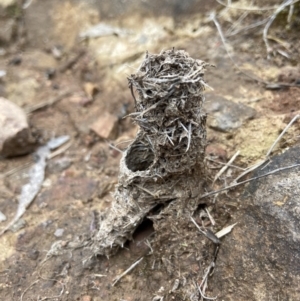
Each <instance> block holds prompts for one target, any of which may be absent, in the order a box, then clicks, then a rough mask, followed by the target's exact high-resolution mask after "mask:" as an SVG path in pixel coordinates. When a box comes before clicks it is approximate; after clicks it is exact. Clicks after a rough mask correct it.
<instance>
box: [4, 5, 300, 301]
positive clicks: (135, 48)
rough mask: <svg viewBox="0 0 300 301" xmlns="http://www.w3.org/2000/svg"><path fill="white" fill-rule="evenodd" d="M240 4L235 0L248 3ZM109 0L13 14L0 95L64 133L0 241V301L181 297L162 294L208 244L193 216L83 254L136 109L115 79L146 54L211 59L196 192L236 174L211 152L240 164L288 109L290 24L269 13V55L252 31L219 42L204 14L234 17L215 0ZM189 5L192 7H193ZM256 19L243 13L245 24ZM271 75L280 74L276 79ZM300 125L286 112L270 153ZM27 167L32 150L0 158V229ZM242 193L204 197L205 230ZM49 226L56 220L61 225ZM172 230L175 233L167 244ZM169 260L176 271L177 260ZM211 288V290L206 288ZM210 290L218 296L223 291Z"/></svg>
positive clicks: (46, 127)
mask: <svg viewBox="0 0 300 301" xmlns="http://www.w3.org/2000/svg"><path fill="white" fill-rule="evenodd" d="M4 2H5V1H4ZM29 2H30V1H28V3H29ZM104 2H105V1H104ZM175 2H176V1H175ZM175 2H174V3H175ZM248 2H249V1H239V3H240V6H242V7H245V6H249V3H250V2H249V3H248ZM262 2H263V3H264V5H275V4H276V3H277V1H262ZM107 3H108V2H107ZM112 3H114V5H111V7H110V6H109V5H108V4H106V5H105V4H103V3H102V4H97V3H95V1H94V2H93V1H90V2H87V1H74V2H73V1H51V2H50V1H38V0H36V1H32V3H31V4H30V3H29V4H30V5H29V6H28V8H26V9H23V10H22V9H21V11H22V12H21V13H20V12H15V13H16V14H17V15H16V16H14V15H13V18H14V19H15V20H17V26H18V31H17V33H16V34H15V36H13V37H12V38H11V40H10V41H7V42H6V44H4V45H3V48H1V49H3V51H2V52H3V54H2V55H1V56H0V70H6V76H5V77H0V95H1V96H4V97H6V98H7V99H9V100H11V101H13V102H14V103H16V104H17V105H19V106H20V107H22V108H24V110H25V111H26V112H28V119H29V121H30V125H31V128H32V131H33V133H34V135H35V137H36V138H37V140H38V143H39V144H40V145H43V144H45V143H46V142H47V141H48V140H49V139H50V138H52V137H58V136H61V135H69V136H70V141H71V143H70V144H69V148H67V149H65V150H62V151H61V152H60V153H58V155H57V156H55V157H53V158H51V159H49V161H48V165H47V170H46V177H45V180H44V182H43V185H42V187H41V190H40V192H39V193H38V195H37V197H36V198H35V200H34V201H33V203H32V204H31V206H30V207H29V208H28V209H27V211H26V213H25V214H24V216H23V217H22V220H21V221H22V223H20V225H19V227H18V228H16V229H15V231H14V232H12V231H8V232H6V233H4V234H3V235H2V236H1V237H0V250H1V251H0V261H1V263H0V278H1V283H0V299H1V300H47V299H53V300H85V301H88V300H94V301H98V300H127V301H129V300H136V301H137V300H152V299H153V298H154V297H155V296H157V299H156V300H160V299H159V297H158V296H166V297H165V299H164V300H186V299H187V298H189V297H190V296H182V295H180V294H179V293H176V290H174V292H172V288H173V286H174V283H175V282H176V279H180V285H181V286H183V281H184V280H182V279H194V278H195V279H198V280H199V279H201V277H202V275H203V273H204V270H205V268H206V267H207V264H209V262H210V260H211V258H212V254H213V249H214V246H213V244H212V243H211V242H210V241H208V240H206V239H205V238H203V236H201V234H200V233H198V234H195V233H196V232H195V231H194V228H193V224H192V223H186V222H183V223H182V224H180V225H181V226H182V227H181V228H180V229H172V231H171V230H170V232H169V235H164V234H166V233H168V232H167V231H166V232H165V233H163V231H162V230H158V229H154V228H153V225H152V223H151V221H150V220H145V221H144V222H143V223H142V225H141V226H140V227H139V229H138V231H137V232H136V233H135V234H134V241H132V242H128V243H127V244H126V245H125V248H124V249H122V250H120V251H119V252H118V253H117V254H116V255H115V256H113V257H110V258H104V257H95V256H93V254H92V252H91V250H90V248H89V246H90V242H91V237H92V236H93V234H94V233H95V231H96V227H97V226H98V225H99V223H100V222H101V218H103V215H104V212H106V211H105V210H106V209H108V208H109V207H110V204H111V202H112V201H113V196H112V194H111V193H112V192H113V191H114V186H115V184H116V183H117V181H118V173H119V161H120V158H121V153H120V151H118V149H120V150H121V151H122V150H123V149H125V148H126V145H127V144H128V143H129V141H130V140H132V139H133V138H134V137H135V134H136V131H137V128H136V126H135V125H134V124H132V122H131V120H130V118H125V119H124V118H123V117H124V116H125V115H127V114H128V113H130V112H133V110H134V100H133V98H132V96H131V92H130V89H128V83H127V77H128V76H129V75H130V74H131V73H134V72H135V69H136V68H137V67H138V66H139V64H140V63H141V61H142V60H143V57H144V55H145V52H146V51H149V52H151V53H159V52H160V51H161V50H162V49H168V48H172V47H175V48H176V49H184V50H186V51H187V52H188V53H189V54H190V56H191V57H193V58H198V59H201V60H204V61H206V62H208V63H210V64H212V65H214V67H210V68H208V70H207V72H206V74H205V80H206V82H207V83H208V84H209V86H211V87H212V88H213V89H214V90H213V91H209V90H208V91H207V94H206V95H207V100H209V102H208V103H207V105H206V106H205V109H206V110H207V112H208V130H207V131H208V133H207V145H208V146H207V149H206V155H207V161H206V164H207V172H208V174H209V181H208V186H207V187H206V189H205V191H203V194H204V193H205V192H207V191H210V190H215V189H218V188H221V187H223V186H224V185H226V184H229V183H230V182H231V181H232V180H233V179H234V178H235V177H236V176H237V175H238V174H240V172H241V170H240V169H238V168H234V167H232V168H229V169H228V170H227V172H226V173H225V175H224V174H223V175H222V176H221V178H220V179H219V180H217V181H216V182H215V184H212V179H213V178H214V176H215V175H216V174H217V172H218V171H219V170H220V168H221V167H222V165H219V164H216V163H214V162H213V161H211V160H217V161H219V162H222V163H224V162H227V161H228V160H229V159H230V158H231V157H232V156H233V155H234V154H235V153H236V152H237V151H240V155H239V156H238V157H237V158H236V160H235V161H234V163H233V165H235V166H238V167H239V168H246V167H248V166H250V165H252V164H254V163H256V162H258V161H259V160H261V159H263V158H264V157H265V155H266V153H267V151H268V149H269V148H270V146H271V145H272V143H273V142H274V141H275V140H276V138H277V137H278V135H279V134H280V132H281V131H282V130H283V129H284V128H285V126H286V125H287V124H288V123H289V122H290V121H291V119H292V118H293V117H294V116H296V115H297V114H299V108H300V106H299V104H300V90H299V86H296V85H297V83H298V84H299V80H300V73H299V69H298V71H297V68H299V66H298V65H297V64H298V60H299V49H300V48H299V46H300V45H299V40H297V39H296V38H295V34H294V32H295V30H294V31H293V26H295V27H296V28H297V26H298V23H299V20H297V19H296V20H293V22H294V23H291V24H289V26H290V28H287V27H288V26H287V25H286V23H285V20H286V18H285V17H284V16H281V15H279V17H280V18H279V20H277V22H276V23H275V24H274V28H273V30H272V31H271V33H270V36H271V38H272V41H271V39H270V43H272V47H273V48H274V52H275V50H280V51H281V54H280V52H276V55H275V56H272V55H271V57H270V58H269V59H268V58H267V52H266V48H265V44H264V42H263V39H262V36H261V32H260V31H259V33H260V34H258V29H257V30H256V29H255V30H254V31H249V32H246V34H240V35H238V34H236V35H232V36H231V37H229V36H228V40H227V42H228V43H227V44H226V45H224V44H223V43H222V39H221V37H220V32H219V33H218V31H217V28H216V25H218V24H216V22H213V21H212V20H211V19H209V18H208V13H209V12H211V11H213V10H215V11H216V12H217V13H218V15H217V20H218V21H219V22H220V25H221V28H222V30H223V32H224V34H225V33H226V31H227V32H229V31H228V29H230V28H231V27H232V25H234V27H232V28H231V29H232V30H233V29H234V28H239V25H240V24H239V23H237V22H236V20H237V19H238V17H239V16H240V15H241V14H242V13H241V12H240V11H237V10H233V11H231V10H226V9H224V7H222V6H221V5H220V4H218V3H217V2H216V3H213V4H212V3H211V2H210V1H194V2H193V1H191V6H190V7H183V6H180V5H179V4H178V3H179V2H178V3H177V2H176V3H177V5H176V4H174V6H172V10H171V11H170V10H169V9H168V7H167V5H166V7H165V6H162V9H161V12H159V14H158V13H157V11H156V10H155V9H153V7H151V5H150V4H149V3H148V1H145V3H144V4H141V7H139V6H138V5H137V4H136V2H135V1H133V2H130V3H129V4H128V7H127V8H126V9H125V8H124V4H122V5H123V6H122V5H121V6H118V5H117V4H116V3H117V2H114V1H113V2H112ZM155 3H156V2H155ZM0 4H1V1H0ZM135 4H136V5H135ZM147 5H148V6H147ZM260 5H261V6H263V4H262V3H260ZM125 7H126V5H125ZM199 7H201V8H202V9H203V11H201V13H198V12H196V10H195V8H199ZM296 9H298V7H296ZM45 12H47V13H45ZM19 14H20V15H19ZM284 14H287V13H286V12H284ZM259 17H260V16H259V15H254V16H253V15H251V14H249V15H248V18H250V19H249V20H247V22H248V23H246V24H248V25H249V24H250V23H251V22H253V23H254V22H256V21H257V20H258V19H259ZM251 18H253V19H251ZM283 19H284V21H283ZM100 21H101V22H103V23H105V24H108V25H109V26H111V27H110V29H109V30H110V33H109V34H107V35H105V36H102V37H98V38H92V37H90V38H86V35H87V32H88V31H87V30H88V29H89V28H90V27H91V26H92V25H95V24H97V23H99V22H100ZM296 32H297V30H296ZM231 33H232V31H231ZM80 34H81V35H80ZM276 41H277V42H276ZM283 51H284V52H283ZM228 52H229V54H230V56H231V58H233V60H231V59H230V58H229V57H228ZM286 53H288V57H286V56H287V55H285V54H286ZM282 54H283V55H282ZM245 73H247V74H245ZM249 74H250V76H251V77H249V76H248V75H249ZM253 77H255V79H253ZM257 78H259V80H256V79H257ZM278 82H281V84H276V85H275V84H274V83H278ZM294 84H295V86H292V87H290V86H289V85H294ZM224 99H225V100H224ZM224 102H225V105H224ZM40 104H41V106H40V108H37V105H38V106H39V105H40ZM222 106H223V107H222ZM228 108H230V110H229V111H228ZM103 113H110V114H111V115H110V116H112V119H114V120H116V121H115V123H116V124H115V126H116V128H115V129H114V131H112V132H111V133H110V135H109V136H108V137H106V139H103V138H101V137H99V135H97V133H96V132H95V131H93V130H91V127H92V125H93V124H94V122H96V121H97V120H98V119H99V118H101V116H102V115H103ZM109 121H110V120H108V122H107V126H108V125H109ZM105 126H106V125H105ZM299 134H300V128H299V122H298V123H297V122H296V123H295V124H294V125H293V126H292V127H291V128H290V129H289V130H288V131H287V133H286V134H285V136H284V137H283V139H281V141H280V143H279V144H278V145H277V147H276V149H275V151H274V153H280V152H282V151H284V150H285V149H287V148H288V147H290V146H292V145H295V144H296V143H297V142H299ZM111 144H113V145H114V146H116V147H111V146H110V145H111ZM33 163H34V158H33V156H32V155H31V154H29V155H26V156H22V157H15V158H9V159H6V158H2V159H0V170H1V173H2V174H1V178H0V186H1V193H0V210H1V212H2V213H4V214H5V216H6V217H7V221H6V222H2V223H1V227H3V228H4V227H5V225H6V223H8V222H9V221H10V220H11V219H12V218H13V216H14V214H15V211H16V209H17V197H18V195H19V193H20V191H21V187H22V185H24V184H25V183H26V182H27V181H28V175H27V173H28V169H29V168H30V166H32V164H33ZM242 189H243V187H239V188H238V189H236V190H233V191H230V192H229V193H228V194H222V195H219V196H217V197H216V198H215V199H213V198H211V199H209V200H207V208H208V209H209V211H210V213H211V215H212V216H213V218H214V219H215V221H216V226H215V227H214V228H213V230H214V231H215V232H217V231H218V230H220V229H222V228H223V227H225V226H228V225H229V224H232V223H234V221H235V220H237V219H238V217H239V214H240V211H242V210H241V208H242V207H243V204H242V203H241V202H240V201H239V195H240V192H241V191H242ZM203 208H204V207H201V206H200V208H199V210H200V211H201V210H202V209H203ZM168 218H169V219H173V218H174V217H166V220H168ZM164 227H165V229H167V227H168V225H164ZM58 229H63V233H62V234H61V235H60V234H58V233H59V232H60V231H58V232H57V230H58ZM176 233H177V234H176ZM155 235H157V237H160V239H156V240H153V246H151V241H152V238H153V237H154V236H155ZM176 235H178V237H180V238H181V239H184V240H182V241H178V237H177V238H176ZM228 235H230V234H228ZM159 243H161V245H160V244H159ZM149 245H150V247H149ZM175 245H177V246H178V248H175ZM152 247H153V248H154V250H153V251H152V250H151V248H152ZM193 248H194V249H198V250H199V251H198V253H197V254H195V253H191V252H189V249H193ZM176 252H177V253H176ZM174 254H176V256H175V255H174ZM190 254H192V256H191V255H190ZM141 257H143V260H142V261H141V262H140V263H139V264H138V265H137V267H136V268H135V269H134V270H133V271H132V272H131V273H128V274H127V275H126V276H125V277H124V278H122V279H121V280H120V281H119V282H118V283H117V284H116V285H114V286H113V285H112V284H113V282H114V279H115V277H117V276H118V275H120V274H121V273H122V272H124V271H125V270H126V269H127V268H128V267H130V266H131V265H132V264H133V263H134V262H136V261H137V260H138V259H140V258H141ZM174 264H176V265H179V267H180V268H179V269H175V268H174ZM191 290H192V288H191ZM212 290H213V288H211V287H209V290H208V292H207V294H208V295H211V292H212ZM221 297H222V298H223V299H224V300H226V292H224V295H223V296H221ZM154 300H155V299H154ZM187 300H189V299H187ZM220 300H222V299H221V298H220Z"/></svg>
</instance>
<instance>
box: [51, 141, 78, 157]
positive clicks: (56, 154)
mask: <svg viewBox="0 0 300 301" xmlns="http://www.w3.org/2000/svg"><path fill="white" fill-rule="evenodd" d="M72 144H73V141H70V142H69V143H67V144H66V145H64V146H62V147H61V148H59V149H58V150H56V151H55V152H53V153H51V154H50V155H49V156H48V159H52V158H54V157H56V156H58V155H60V154H62V153H64V152H65V151H66V150H68V149H69V148H70V147H71V146H72Z"/></svg>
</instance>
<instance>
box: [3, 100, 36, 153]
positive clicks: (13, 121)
mask: <svg viewBox="0 0 300 301" xmlns="http://www.w3.org/2000/svg"><path fill="white" fill-rule="evenodd" d="M0 129H1V131H0V156H3V157H14V156H19V155H24V154H28V153H30V152H31V151H32V150H33V149H34V147H35V146H36V143H35V139H34V138H33V136H32V134H31V131H30V128H29V125H28V122H27V117H26V114H25V112H24V111H23V110H22V109H21V108H20V107H18V106H17V105H15V104H14V103H12V102H11V101H9V100H7V99H5V98H3V97H0Z"/></svg>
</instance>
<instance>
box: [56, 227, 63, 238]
mask: <svg viewBox="0 0 300 301" xmlns="http://www.w3.org/2000/svg"><path fill="white" fill-rule="evenodd" d="M64 231H65V230H64V229H61V228H59V229H56V231H55V232H54V236H56V237H62V236H63V234H64Z"/></svg>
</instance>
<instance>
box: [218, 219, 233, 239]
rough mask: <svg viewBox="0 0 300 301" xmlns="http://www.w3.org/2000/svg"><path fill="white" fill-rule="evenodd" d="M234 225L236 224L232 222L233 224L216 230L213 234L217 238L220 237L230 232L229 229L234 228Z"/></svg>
mask: <svg viewBox="0 0 300 301" xmlns="http://www.w3.org/2000/svg"><path fill="white" fill-rule="evenodd" d="M235 225H236V223H235V224H233V225H230V226H227V227H225V228H223V229H222V230H220V231H219V232H217V233H216V234H215V235H216V236H217V237H218V238H221V237H223V236H225V235H227V234H228V233H230V232H231V230H232V229H233V228H234V226H235Z"/></svg>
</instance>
